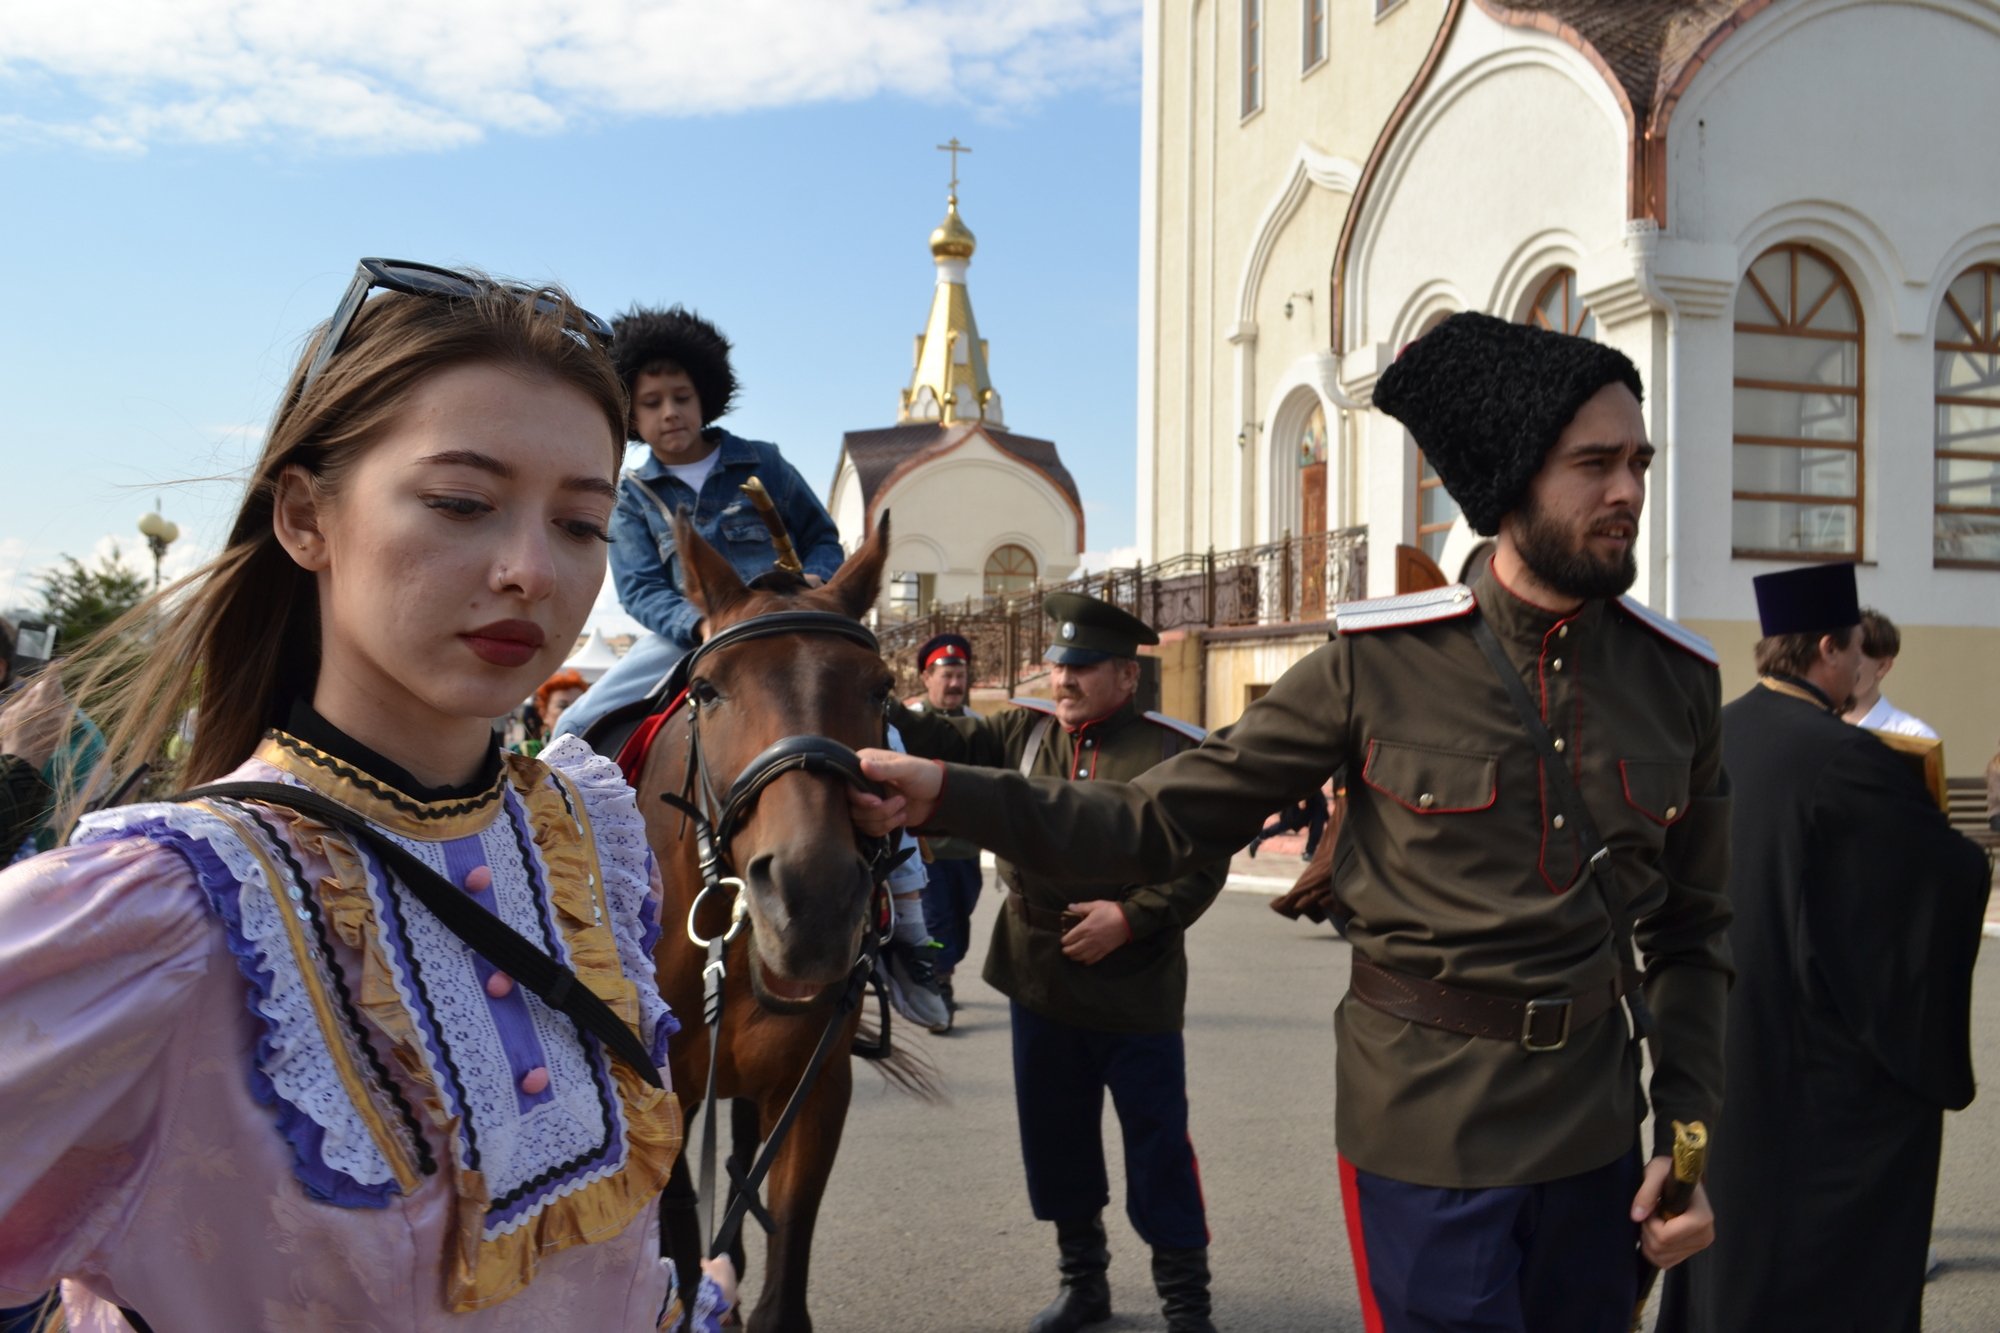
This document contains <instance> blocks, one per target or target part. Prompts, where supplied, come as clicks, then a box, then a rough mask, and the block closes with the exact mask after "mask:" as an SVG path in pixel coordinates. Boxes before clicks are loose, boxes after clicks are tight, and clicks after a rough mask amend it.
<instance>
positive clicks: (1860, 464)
mask: <svg viewBox="0 0 2000 1333" xmlns="http://www.w3.org/2000/svg"><path fill="white" fill-rule="evenodd" d="M1774 254H1785V255H1788V256H1789V257H1790V260H1791V271H1790V274H1789V281H1788V282H1787V284H1786V293H1785V305H1786V311H1785V313H1782V314H1781V313H1780V312H1779V311H1778V309H1777V303H1776V302H1775V301H1773V300H1772V299H1771V294H1770V292H1768V291H1766V290H1765V289H1764V284H1763V283H1762V282H1761V281H1760V280H1759V279H1758V278H1757V276H1756V268H1757V265H1759V264H1761V263H1763V262H1764V260H1766V259H1768V258H1769V257H1770V256H1772V255H1774ZM1800 256H1805V257H1806V258H1808V259H1811V260H1812V261H1813V262H1815V263H1817V264H1819V265H1821V266H1822V267H1824V268H1825V269H1826V270H1827V272H1828V273H1830V274H1832V276H1833V281H1832V282H1831V283H1829V284H1828V286H1827V289H1826V291H1824V292H1822V293H1821V294H1820V297H1819V299H1818V300H1817V301H1815V302H1814V303H1813V306H1812V308H1811V309H1810V310H1808V311H1806V312H1805V314H1804V316H1803V317H1801V316H1800V314H1799V311H1798V292H1799V258H1800ZM1742 286H1748V287H1750V288H1752V289H1753V290H1755V292H1756V293H1757V298H1758V300H1759V301H1760V302H1762V304H1763V306H1764V310H1765V312H1766V313H1769V314H1772V315H1776V316H1777V319H1778V322H1777V323H1775V324H1745V323H1744V322H1743V321H1742V320H1741V319H1739V318H1737V317H1736V314H1735V308H1734V305H1733V304H1732V306H1731V314H1730V326H1729V327H1730V353H1729V372H1730V374H1729V388H1730V400H1731V401H1730V421H1729V464H1730V472H1731V476H1730V483H1729V504H1730V512H1729V553H1730V557H1731V558H1732V559H1736V560H1783V561H1789V562H1791V563H1794V564H1834V563H1838V562H1840V561H1843V560H1852V561H1855V562H1857V563H1859V562H1861V561H1863V560H1865V559H1866V558H1867V551H1868V528H1867V523H1868V314H1867V311H1866V310H1865V309H1863V308H1862V304H1861V293H1860V292H1859V291H1858V290H1857V289H1856V288H1855V286H1854V281H1853V279H1851V278H1849V277H1848V276H1847V270H1846V269H1844V268H1842V267H1841V265H1840V262H1839V261H1838V260H1836V259H1835V258H1834V257H1833V256H1832V255H1830V254H1828V253H1827V252H1826V251H1824V250H1822V249H1820V248H1819V247H1818V246H1815V245H1810V244H1807V243H1806V242H1803V241H1781V242H1779V243H1778V244H1776V245H1773V246H1769V247H1767V248H1766V249H1764V250H1763V251H1762V252H1760V253H1759V254H1758V255H1757V257H1756V258H1754V259H1752V260H1751V261H1750V263H1749V264H1748V265H1746V266H1745V267H1744V270H1743V276H1742V278H1741V279H1740V285H1739V294H1740V290H1741V287H1742ZM1836 292H1845V293H1846V294H1847V299H1848V303H1849V304H1850V305H1851V306H1852V307H1853V310H1854V332H1853V333H1851V334H1849V333H1843V332H1839V331H1835V330H1827V329H1815V328H1813V327H1811V325H1812V321H1813V319H1814V318H1815V317H1816V316H1817V315H1818V314H1819V312H1820V311H1821V309H1823V308H1824V307H1825V305H1826V303H1827V302H1828V301H1830V300H1832V299H1833V296H1834V294H1835V293H1836ZM1745 333H1749V334H1757V335H1760V336H1764V337H1780V338H1801V339H1809V340H1814V341H1819V342H1831V343H1851V344H1852V345H1853V347H1854V383H1853V384H1852V385H1844V384H1842V385H1829V384H1819V383H1803V382H1798V381H1791V380H1767V379H1762V378H1745V377H1744V376H1742V375H1740V374H1738V373H1737V367H1738V364H1739V358H1738V355H1737V351H1736V341H1735V340H1736V337H1737V336H1738V335H1739V334H1745ZM1738 389H1754V390H1764V391H1775V392H1780V393H1798V394H1802V395H1803V394H1823V395H1828V396H1839V397H1847V396H1850V395H1851V396H1852V397H1853V399H1854V438H1853V440H1852V441H1847V440H1814V439H1802V438H1794V437H1790V436H1775V435H1744V434H1743V433H1742V432H1740V431H1738V430H1737V429H1736V407H1735V393H1736V390H1738ZM1745 446H1748V447H1751V448H1760V449H1764V448H1772V449H1775V448H1788V447H1789V448H1794V449H1797V450H1799V451H1801V452H1803V451H1805V450H1808V449H1824V450H1837V451H1842V452H1848V453H1852V454H1853V455H1854V494H1853V495H1852V496H1830V495H1805V494H1797V493H1793V492H1788V491H1739V490H1737V489H1736V479H1735V467H1736V450H1737V449H1738V448H1740V447H1745ZM1739 501H1746V502H1749V503H1752V504H1788V505H1799V506H1815V507H1820V508H1835V507H1843V508H1852V509H1853V511H1854V547H1853V549H1852V550H1849V551H1802V550H1786V549H1783V548H1779V549H1776V550H1771V549H1766V548H1763V547H1753V546H1738V545H1737V544H1736V504H1737V502H1739Z"/></svg>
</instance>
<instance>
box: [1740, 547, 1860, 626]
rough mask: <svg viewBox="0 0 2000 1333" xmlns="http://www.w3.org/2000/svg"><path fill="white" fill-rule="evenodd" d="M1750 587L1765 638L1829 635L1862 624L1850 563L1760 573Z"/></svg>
mask: <svg viewBox="0 0 2000 1333" xmlns="http://www.w3.org/2000/svg"><path fill="white" fill-rule="evenodd" d="M1750 584H1751V586H1752V587H1754V588H1755V589H1756V590H1757V623H1758V624H1759V625H1760V626H1762V627H1763V630H1764V637H1765V638H1767V639H1769V638H1774V637H1776V636H1777V635H1780V634H1829V633H1832V632H1833V631H1834V630H1843V629H1847V628H1848V627H1849V626H1852V625H1859V624H1860V623H1861V596H1860V594H1859V593H1858V592H1857V591H1856V590H1855V587H1854V562H1853V561H1851V560H1843V561H1841V562H1839V563H1838V564H1832V565H1803V566H1801V567H1799V568H1798V569H1781V570H1779V571H1778V572H1777V573H1775V574H1759V575H1758V576H1757V577H1756V578H1754V579H1751V580H1750Z"/></svg>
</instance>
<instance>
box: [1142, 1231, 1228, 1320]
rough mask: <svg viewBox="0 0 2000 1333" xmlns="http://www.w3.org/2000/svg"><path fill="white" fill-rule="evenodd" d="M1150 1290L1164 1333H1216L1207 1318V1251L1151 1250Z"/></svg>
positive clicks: (1201, 1249)
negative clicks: (1153, 1292) (1164, 1322)
mask: <svg viewBox="0 0 2000 1333" xmlns="http://www.w3.org/2000/svg"><path fill="white" fill-rule="evenodd" d="M1153 1286H1154V1287H1155V1288H1157V1289H1158V1291H1159V1293H1160V1309H1161V1311H1162V1312H1163V1313H1164V1314H1165V1315H1166V1316H1167V1333H1216V1328H1215V1325H1214V1324H1213V1323H1212V1322H1210V1320H1209V1317H1208V1250H1207V1248H1206V1247H1202V1248H1200V1249H1193V1250H1154V1251H1153Z"/></svg>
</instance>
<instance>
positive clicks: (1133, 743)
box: [890, 702, 1229, 1032]
mask: <svg viewBox="0 0 2000 1333" xmlns="http://www.w3.org/2000/svg"><path fill="white" fill-rule="evenodd" d="M890 721H891V722H892V723H894V725H895V726H896V728H897V729H898V730H899V731H901V732H902V733H903V744H904V745H905V746H906V747H908V749H909V751H910V753H911V754H920V755H927V756H930V757H931V758H935V759H947V760H951V761H953V762H956V763H962V764H977V765H982V766H989V767H998V768H1004V769H1009V770H1013V769H1018V768H1019V766H1020V764H1021V761H1022V758H1023V757H1024V756H1025V754H1026V751H1027V747H1028V745H1029V743H1030V738H1031V737H1032V736H1033V734H1034V732H1035V730H1036V727H1037V724H1040V723H1043V722H1046V723H1047V727H1046V729H1045V730H1044V731H1043V735H1042V741H1041V746H1040V748H1039V749H1038V750H1037V752H1036V754H1035V760H1034V763H1033V765H1032V771H1033V772H1034V773H1035V774H1036V775H1037V776H1045V777H1049V778H1059V779H1062V780H1063V781H1065V782H1067V783H1070V784H1082V783H1092V782H1107V781H1126V780H1129V779H1131V778H1136V777H1138V776H1139V775H1140V774H1141V773H1144V772H1145V771H1146V770H1147V769H1149V768H1151V767H1153V766H1154V765H1155V764H1158V763H1159V762H1160V761H1161V760H1163V759H1166V758H1168V757H1169V756H1171V755H1175V754H1179V753H1180V752H1182V751H1183V750H1188V749H1191V748H1192V747H1193V746H1194V744H1195V742H1194V740H1193V739H1192V738H1191V737H1189V736H1187V735H1185V734H1183V733H1182V732H1181V731H1179V730H1177V729H1175V728H1174V727H1172V726H1170V725H1168V724H1166V723H1164V722H1156V721H1153V720H1152V719H1150V718H1148V717H1147V716H1145V715H1144V714H1143V713H1141V712H1139V711H1138V710H1137V709H1136V708H1134V707H1133V706H1132V705H1131V703H1130V702H1127V703H1126V705H1125V706H1124V707H1122V708H1120V709H1119V710H1118V711H1117V712H1115V713H1113V714H1111V715H1110V716H1109V717H1106V718H1102V719H1099V720H1098V721H1096V722H1087V723H1085V724H1084V725H1083V726H1081V727H1078V728H1077V729H1076V730H1075V731H1073V732H1072V731H1068V730H1065V729H1064V728H1063V726H1062V725H1061V724H1060V723H1059V722H1057V721H1056V720H1055V718H1054V716H1052V715H1051V714H1049V713H1045V712H1041V711H1039V710H1037V709H1033V708H1021V707H1016V708H1010V709H1008V710H1007V711H1006V712H1004V713H1001V714H998V715H996V716H994V717H990V718H982V717H980V716H978V715H977V714H969V715H967V716H966V717H962V718H946V717H943V716H941V715H939V714H937V713H932V712H925V713H916V712H912V711H911V710H909V709H903V708H899V709H897V710H895V713H894V714H893V715H892V717H891V718H890ZM1228 875H1229V853H1228V852H1222V853H1219V854H1212V855H1210V856H1205V857H1193V858H1190V860H1189V863H1188V865H1186V866H1183V867H1182V868H1181V871H1180V872H1179V873H1178V877H1176V876H1173V875H1160V876H1157V877H1129V876H1123V875H1119V874H1117V873H1110V874H1104V875H1100V876H1095V877H1083V878H1079V877H1076V876H1067V877H1065V880H1064V882H1063V883H1061V884H1058V883H1057V882H1056V881H1055V880H1054V879H1053V878H1051V877H1050V876H1047V875H1042V874H1035V873H1032V872H1027V871H1023V870H1022V869H1021V868H1020V867H1019V866H1018V865H1015V864H1013V863H1012V862H1011V861H1010V860H1002V861H1001V862H1000V879H1001V882H1002V883H1003V884H1005V885H1006V887H1007V891H1008V895H1009V897H1010V898H1012V897H1013V896H1014V895H1019V897H1020V899H1021V901H1022V902H1024V903H1027V904H1029V905H1030V906H1031V907H1033V908H1035V909H1039V911H1037V912H1032V913H1023V912H1021V911H1020V910H1018V909H1017V908H1016V907H1015V905H1014V904H1013V903H1012V902H1009V903H1008V904H1007V905H1006V906H1004V907H1003V908H1002V909H1001V911H1000V915H999V918H998V920H996V921H995V922H994V924H993V945H992V948H991V949H989V950H988V951H987V955H986V972H985V976H986V980H987V982H988V983H989V984H991V985H992V986H994V987H995V988H996V989H998V990H999V991H1001V992H1002V993H1003V994H1006V995H1008V996H1010V997H1012V998H1013V999H1014V1000H1015V1001H1017V1002H1018V1003H1020V1004H1021V1005H1023V1006H1025V1007H1026V1008H1029V1009H1032V1010H1034V1011H1035V1012H1036V1013H1038V1014H1041V1015H1042V1016H1043V1017H1045V1018H1053V1019H1056V1020H1057V1021H1059V1022H1063V1023H1072V1024H1075V1025H1076V1026H1077V1027H1085V1028H1095V1029H1097V1030H1099V1031H1103V1032H1177V1031H1179V1030H1180V1027H1181V1024H1182V1023H1183V1022H1184V1021H1185V1019H1186V1014H1187V951H1186V949H1185V948H1184V947H1183V944H1182V939H1181V932H1182V931H1184V930H1186V929H1187V927H1188V926H1190V925H1192V924H1194V921H1195V918H1197V917H1199V916H1200V915H1201V914H1202V913H1203V912H1205V911H1207V910H1208V905H1209V904H1210V903H1212V902H1214V901H1215V895H1216V894H1217V893H1219V892H1220V891H1221V889H1222V881H1223V880H1224V879H1226V878H1228ZM1135 879H1136V880H1137V882H1136V883H1135V882H1134V881H1135ZM1096 898H1119V899H1122V900H1123V907H1124V912H1125V920H1126V923H1127V924H1128V925H1130V926H1131V928H1132V938H1131V940H1130V941H1129V942H1127V943H1126V944H1124V945H1121V946H1120V947H1119V948H1117V949H1114V950H1113V951H1112V952H1111V953H1110V954H1108V955H1106V956H1105V957H1103V958H1100V959H1098V960H1097V962H1095V963H1091V964H1084V963H1078V962H1074V961H1072V960H1070V959H1068V958H1065V957H1064V956H1063V952H1062V935H1061V932H1060V931H1059V930H1057V929H1055V928H1053V926H1052V924H1051V923H1049V922H1048V921H1047V920H1046V919H1043V920H1041V921H1036V920H1032V919H1031V917H1034V916H1039V915H1040V914H1041V913H1060V912H1061V911H1062V909H1063V908H1064V907H1066V906H1067V905H1068V904H1070V903H1075V902H1087V901H1090V900H1091V899H1096Z"/></svg>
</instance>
